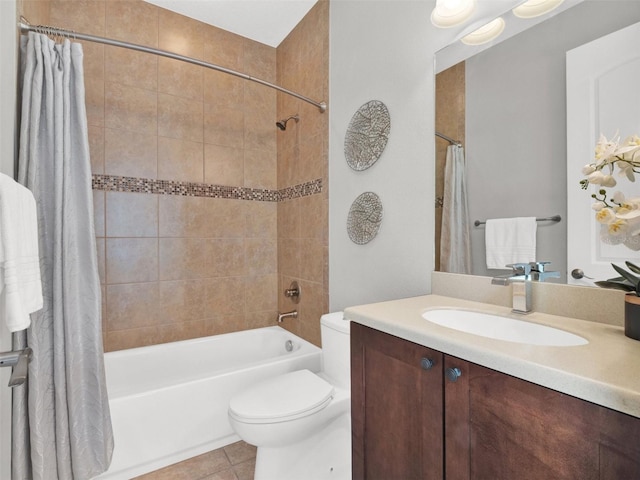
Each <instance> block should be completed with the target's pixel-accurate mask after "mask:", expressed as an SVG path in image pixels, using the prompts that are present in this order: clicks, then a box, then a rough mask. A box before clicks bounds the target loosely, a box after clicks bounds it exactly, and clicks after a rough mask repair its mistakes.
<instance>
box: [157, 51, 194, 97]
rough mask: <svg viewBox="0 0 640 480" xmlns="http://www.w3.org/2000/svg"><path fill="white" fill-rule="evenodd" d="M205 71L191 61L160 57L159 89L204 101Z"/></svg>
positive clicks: (170, 93) (178, 95)
mask: <svg viewBox="0 0 640 480" xmlns="http://www.w3.org/2000/svg"><path fill="white" fill-rule="evenodd" d="M203 78H204V72H203V69H202V67H199V66H197V65H192V64H190V63H185V62H181V61H180V60H172V59H170V58H162V57H161V58H159V59H158V91H159V92H162V93H167V94H169V95H175V96H177V97H184V98H188V99H191V100H197V101H200V102H201V101H202V95H203Z"/></svg>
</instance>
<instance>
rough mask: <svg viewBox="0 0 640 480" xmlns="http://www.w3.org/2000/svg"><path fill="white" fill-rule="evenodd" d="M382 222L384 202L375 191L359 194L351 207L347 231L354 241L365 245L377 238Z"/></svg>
mask: <svg viewBox="0 0 640 480" xmlns="http://www.w3.org/2000/svg"><path fill="white" fill-rule="evenodd" d="M380 223H382V202H381V201H380V197H378V195H376V194H375V193H373V192H365V193H363V194H362V195H359V196H358V198H356V199H355V200H354V201H353V203H352V204H351V208H350V209H349V216H348V217H347V232H348V233H349V238H350V239H351V241H352V242H353V243H357V244H358V245H364V244H365V243H369V242H370V241H371V240H373V239H374V238H375V236H376V235H377V234H378V230H379V229H380Z"/></svg>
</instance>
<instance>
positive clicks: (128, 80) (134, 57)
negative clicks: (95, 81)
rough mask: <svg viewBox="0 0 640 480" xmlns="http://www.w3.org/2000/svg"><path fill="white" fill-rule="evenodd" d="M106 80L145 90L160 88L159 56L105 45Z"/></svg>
mask: <svg viewBox="0 0 640 480" xmlns="http://www.w3.org/2000/svg"><path fill="white" fill-rule="evenodd" d="M104 53H105V58H104V61H105V67H104V70H105V80H106V81H107V82H114V83H120V84H122V85H129V86H133V87H138V88H143V89H145V90H154V91H155V90H157V89H158V57H157V56H156V55H150V54H148V53H144V52H137V51H135V50H127V49H126V48H119V47H111V46H106V47H105V52H104Z"/></svg>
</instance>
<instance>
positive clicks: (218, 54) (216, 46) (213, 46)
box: [204, 26, 244, 72]
mask: <svg viewBox="0 0 640 480" xmlns="http://www.w3.org/2000/svg"><path fill="white" fill-rule="evenodd" d="M243 60H244V38H243V37H241V36H240V35H236V34H235V33H231V32H228V31H226V30H222V29H220V28H217V27H213V26H206V28H205V30H204V61H205V62H209V63H213V64H216V65H220V66H221V67H225V68H230V69H231V70H236V71H238V72H242V69H243V66H244V62H243Z"/></svg>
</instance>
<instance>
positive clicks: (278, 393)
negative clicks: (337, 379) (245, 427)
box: [229, 370, 334, 423]
mask: <svg viewBox="0 0 640 480" xmlns="http://www.w3.org/2000/svg"><path fill="white" fill-rule="evenodd" d="M333 393H334V388H333V385H331V384H330V383H328V382H326V381H325V380H323V379H322V378H320V377H319V376H317V375H316V374H314V373H311V372H310V371H309V370H298V371H295V372H290V373H285V374H284V375H279V376H277V377H274V378H271V379H269V380H267V381H265V382H262V383H260V384H258V385H255V386H254V387H252V388H249V389H248V390H246V391H244V392H242V393H240V394H239V395H236V396H235V397H233V398H232V399H231V402H230V403H229V414H230V415H231V416H232V417H234V418H235V419H236V420H239V421H242V422H246V423H275V422H284V421H287V420H293V419H295V418H300V417H304V416H306V415H310V414H312V413H314V412H317V411H319V410H322V409H323V408H324V407H326V406H327V404H329V402H330V401H331V399H332V398H333Z"/></svg>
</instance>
